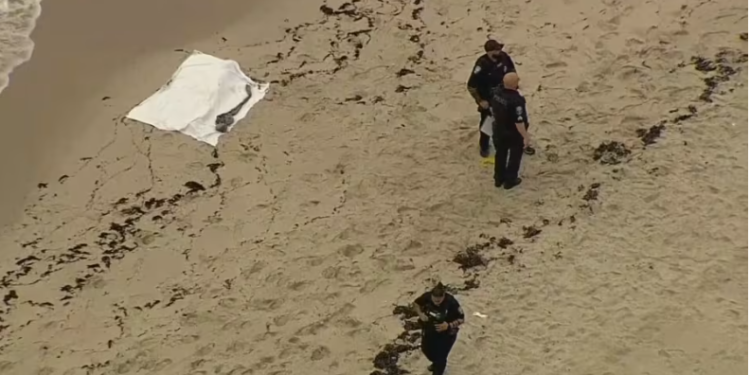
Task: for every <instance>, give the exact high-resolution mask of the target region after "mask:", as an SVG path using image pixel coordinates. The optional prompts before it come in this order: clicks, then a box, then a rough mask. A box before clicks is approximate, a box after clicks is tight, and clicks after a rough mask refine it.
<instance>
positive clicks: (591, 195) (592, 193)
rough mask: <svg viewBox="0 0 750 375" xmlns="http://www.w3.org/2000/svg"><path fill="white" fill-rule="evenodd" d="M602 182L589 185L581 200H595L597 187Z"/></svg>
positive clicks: (597, 191)
mask: <svg viewBox="0 0 750 375" xmlns="http://www.w3.org/2000/svg"><path fill="white" fill-rule="evenodd" d="M601 186H602V184H600V183H598V182H595V183H593V184H591V186H589V189H588V190H587V191H586V194H584V195H583V200H585V201H587V202H590V201H595V200H597V199H598V198H599V187H601Z"/></svg>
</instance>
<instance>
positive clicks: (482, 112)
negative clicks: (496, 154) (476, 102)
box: [478, 107, 492, 151]
mask: <svg viewBox="0 0 750 375" xmlns="http://www.w3.org/2000/svg"><path fill="white" fill-rule="evenodd" d="M478 110H479V129H480V130H479V149H480V150H482V151H489V150H490V136H489V135H487V134H484V133H482V130H481V129H482V124H484V120H485V119H487V117H489V116H491V115H492V112H490V110H489V109H482V107H478Z"/></svg>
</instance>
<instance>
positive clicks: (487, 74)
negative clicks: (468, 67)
mask: <svg viewBox="0 0 750 375" xmlns="http://www.w3.org/2000/svg"><path fill="white" fill-rule="evenodd" d="M515 71H516V66H515V64H513V60H512V59H511V58H510V56H509V55H508V54H507V53H505V52H502V53H501V54H500V56H499V57H498V59H497V61H493V60H492V59H491V58H490V57H489V56H487V54H484V55H482V56H480V57H479V58H478V59H477V62H476V63H475V64H474V67H473V68H472V71H471V76H469V81H468V83H467V86H468V87H469V88H474V89H476V90H477V92H478V94H479V96H480V97H481V98H482V99H483V100H486V101H489V100H490V98H491V96H492V89H494V88H495V87H502V86H503V77H505V75H506V74H508V73H510V72H515Z"/></svg>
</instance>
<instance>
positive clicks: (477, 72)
mask: <svg viewBox="0 0 750 375" xmlns="http://www.w3.org/2000/svg"><path fill="white" fill-rule="evenodd" d="M481 71H482V67H481V66H479V64H477V65H475V66H474V74H479V72H481Z"/></svg>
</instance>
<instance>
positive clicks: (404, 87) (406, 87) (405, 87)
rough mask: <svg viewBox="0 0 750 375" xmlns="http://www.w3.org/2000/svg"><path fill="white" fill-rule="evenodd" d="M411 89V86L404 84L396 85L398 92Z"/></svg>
mask: <svg viewBox="0 0 750 375" xmlns="http://www.w3.org/2000/svg"><path fill="white" fill-rule="evenodd" d="M409 90H411V87H408V86H404V85H398V86H396V92H398V93H402V92H407V91H409Z"/></svg>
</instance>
